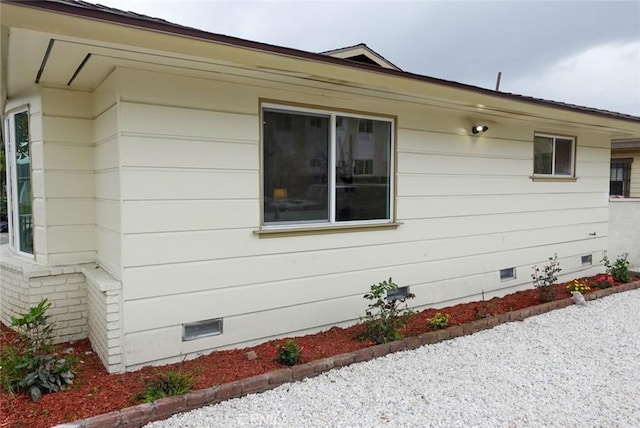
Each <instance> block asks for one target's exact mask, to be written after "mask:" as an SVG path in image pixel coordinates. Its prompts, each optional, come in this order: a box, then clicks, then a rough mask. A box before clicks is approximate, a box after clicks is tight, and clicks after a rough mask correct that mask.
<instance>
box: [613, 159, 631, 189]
mask: <svg viewBox="0 0 640 428" xmlns="http://www.w3.org/2000/svg"><path fill="white" fill-rule="evenodd" d="M632 162H633V158H624V159H611V175H610V177H609V195H611V196H622V197H625V198H628V197H629V194H630V192H629V191H630V188H631V163H632Z"/></svg>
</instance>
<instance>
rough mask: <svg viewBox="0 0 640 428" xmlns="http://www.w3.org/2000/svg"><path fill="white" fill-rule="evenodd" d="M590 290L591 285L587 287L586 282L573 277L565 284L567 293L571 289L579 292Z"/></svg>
mask: <svg viewBox="0 0 640 428" xmlns="http://www.w3.org/2000/svg"><path fill="white" fill-rule="evenodd" d="M590 290H591V287H589V286H588V285H587V283H585V282H583V281H579V280H577V279H574V280H573V281H571V282H570V283H569V284H568V285H567V291H568V292H569V293H571V292H572V291H577V292H579V293H580V294H584V293H587V292H589V291H590Z"/></svg>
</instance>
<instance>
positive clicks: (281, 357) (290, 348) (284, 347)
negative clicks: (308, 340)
mask: <svg viewBox="0 0 640 428" xmlns="http://www.w3.org/2000/svg"><path fill="white" fill-rule="evenodd" d="M302 351H304V345H302V346H299V345H298V344H297V343H296V342H294V341H293V340H291V339H289V340H285V342H284V343H282V344H280V345H277V346H276V347H275V349H274V350H273V351H272V354H273V356H274V359H275V360H276V361H277V362H278V363H280V364H284V365H285V366H293V365H295V364H296V363H297V362H298V360H299V359H300V355H301V354H302Z"/></svg>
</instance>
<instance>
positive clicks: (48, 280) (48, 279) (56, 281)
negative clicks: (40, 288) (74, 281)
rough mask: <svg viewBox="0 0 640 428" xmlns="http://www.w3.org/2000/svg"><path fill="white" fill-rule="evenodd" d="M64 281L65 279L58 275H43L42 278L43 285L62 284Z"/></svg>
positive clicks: (65, 281)
mask: <svg viewBox="0 0 640 428" xmlns="http://www.w3.org/2000/svg"><path fill="white" fill-rule="evenodd" d="M66 283H67V279H66V278H64V277H59V276H53V277H45V278H43V279H42V284H43V285H62V284H66Z"/></svg>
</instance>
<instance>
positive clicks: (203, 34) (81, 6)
mask: <svg viewBox="0 0 640 428" xmlns="http://www.w3.org/2000/svg"><path fill="white" fill-rule="evenodd" d="M0 2H2V3H11V4H15V5H18V6H21V7H30V8H36V9H41V10H46V11H52V12H57V13H62V14H68V15H72V16H78V17H83V18H88V19H94V20H99V21H104V22H109V23H114V24H118V25H125V26H131V27H136V28H140V29H146V30H151V31H158V32H162V33H168V34H173V35H177V36H184V37H191V38H197V39H201V40H206V41H210V42H213V43H219V44H225V45H231V46H236V47H241V48H247V49H253V50H259V51H263V52H269V53H274V54H279V55H286V56H291V57H296V58H301V59H307V60H313V61H317V62H325V63H333V64H338V65H341V66H344V67H350V68H357V69H362V70H367V71H372V72H376V73H382V74H385V75H389V76H395V77H402V78H407V79H412V80H416V81H422V82H428V83H431V84H436V85H442V86H446V87H451V88H457V89H462V90H467V91H472V92H475V93H479V94H483V95H488V96H493V97H498V98H503V99H508V100H514V101H519V102H525V103H530V104H536V105H541V106H547V107H552V108H558V109H563V110H570V111H574V112H576V111H577V112H581V113H586V114H590V115H596V116H600V117H606V118H612V119H618V120H624V121H631V122H635V123H640V117H638V116H633V115H630V114H625V113H618V112H614V111H609V110H603V109H597V108H593V107H586V106H579V105H576V104H569V103H564V102H559V101H552V100H546V99H542V98H534V97H528V96H523V95H519V94H514V93H508V92H499V91H494V90H491V89H486V88H481V87H478V86H473V85H468V84H464V83H459V82H454V81H450V80H444V79H438V78H435V77H429V76H424V75H420V74H416V73H410V72H407V71H402V70H400V69H398V68H397V67H395V66H393V67H395V68H383V67H381V66H380V65H377V64H376V65H374V64H367V63H363V62H359V61H352V60H349V59H343V58H336V57H335V56H331V55H329V54H330V53H331V52H332V51H329V52H325V53H312V52H307V51H303V50H299V49H293V48H287V47H282V46H275V45H270V44H267V43H262V42H256V41H251V40H246V39H241V38H238V37H233V36H227V35H222V34H216V33H211V32H207V31H203V30H200V29H197V28H193V27H188V26H184V25H180V24H175V23H172V22H169V21H166V20H164V19H160V18H154V17H150V16H147V15H142V14H139V13H135V12H128V11H124V10H120V9H115V8H111V7H107V6H103V5H99V4H93V3H89V2H86V1H82V0H30V1H22V0H0ZM357 46H360V45H355V46H354V47H357ZM364 46H366V45H364ZM352 48H353V47H352ZM343 49H348V48H343ZM371 52H373V51H371ZM374 53H375V52H374ZM375 55H378V54H375ZM378 56H379V55H378ZM380 58H382V57H381V56H380ZM382 60H384V61H386V60H385V59H384V58H382ZM387 62H388V61H387ZM389 64H391V63H389ZM391 65H393V64H391Z"/></svg>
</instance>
